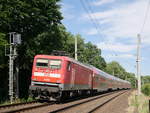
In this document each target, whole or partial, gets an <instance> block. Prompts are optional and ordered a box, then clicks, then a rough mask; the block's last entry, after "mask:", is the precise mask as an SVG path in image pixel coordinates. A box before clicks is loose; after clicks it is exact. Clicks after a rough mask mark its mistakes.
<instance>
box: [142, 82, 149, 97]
mask: <svg viewBox="0 0 150 113" xmlns="http://www.w3.org/2000/svg"><path fill="white" fill-rule="evenodd" d="M142 92H143V93H144V94H145V95H147V96H150V83H147V84H144V85H143V86H142Z"/></svg>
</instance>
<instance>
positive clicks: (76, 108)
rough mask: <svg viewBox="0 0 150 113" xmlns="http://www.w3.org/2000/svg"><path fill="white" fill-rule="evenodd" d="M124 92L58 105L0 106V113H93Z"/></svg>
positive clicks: (54, 103)
mask: <svg viewBox="0 0 150 113" xmlns="http://www.w3.org/2000/svg"><path fill="white" fill-rule="evenodd" d="M126 92H129V91H124V90H122V91H115V92H110V93H105V94H101V95H96V96H92V97H89V98H81V99H80V100H75V101H70V102H69V101H68V102H65V103H59V104H56V102H50V103H39V102H37V101H35V102H28V103H20V104H12V105H6V106H0V113H17V112H24V113H29V112H30V113H33V112H34V113H37V112H39V113H59V112H61V113H70V112H72V113H74V112H76V113H93V112H94V111H96V110H97V109H99V108H101V107H103V106H104V105H105V104H107V103H109V102H111V101H112V100H114V99H115V98H117V97H119V96H120V95H123V94H124V93H126Z"/></svg>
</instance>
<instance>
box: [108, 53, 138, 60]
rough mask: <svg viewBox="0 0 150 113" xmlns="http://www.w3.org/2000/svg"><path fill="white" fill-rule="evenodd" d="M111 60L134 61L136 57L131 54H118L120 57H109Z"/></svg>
mask: <svg viewBox="0 0 150 113" xmlns="http://www.w3.org/2000/svg"><path fill="white" fill-rule="evenodd" d="M109 57H111V58H121V59H122V58H123V59H136V57H135V56H134V55H132V54H120V55H115V56H114V55H109Z"/></svg>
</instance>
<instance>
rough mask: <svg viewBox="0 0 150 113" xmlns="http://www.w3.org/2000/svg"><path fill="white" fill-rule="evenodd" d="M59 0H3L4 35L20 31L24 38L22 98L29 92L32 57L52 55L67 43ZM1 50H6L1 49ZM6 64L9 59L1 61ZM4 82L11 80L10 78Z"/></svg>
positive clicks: (1, 24)
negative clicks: (52, 52) (53, 51)
mask: <svg viewBox="0 0 150 113" xmlns="http://www.w3.org/2000/svg"><path fill="white" fill-rule="evenodd" d="M58 2H59V0H1V1H0V20H1V21H0V32H1V33H3V34H8V33H9V32H17V33H20V34H21V38H22V44H21V46H19V48H18V54H19V56H18V58H17V60H18V61H17V62H18V63H19V64H18V65H19V68H20V73H19V81H20V92H21V93H20V94H21V97H24V96H25V95H27V93H28V92H27V90H28V86H29V84H30V76H31V69H32V61H33V57H34V56H35V55H36V54H50V53H51V51H52V50H53V49H54V48H55V49H58V50H59V49H61V48H62V47H63V46H62V45H63V43H64V42H65V37H63V30H64V29H65V28H64V27H63V25H62V24H61V20H62V19H63V18H62V16H61V13H60V11H59V9H60V6H59V5H58V4H57V3H58ZM1 39H2V38H1ZM6 40H7V37H6V38H4V41H6ZM1 51H4V49H3V48H1V50H0V52H1ZM3 53H4V52H1V53H0V55H2V56H4V54H3ZM3 60H4V59H3ZM6 63H7V59H6V60H5V61H4V63H2V64H6ZM5 69H6V68H3V69H1V71H2V70H5ZM6 72H7V71H6ZM0 76H2V75H0ZM4 81H8V80H7V78H5V80H4Z"/></svg>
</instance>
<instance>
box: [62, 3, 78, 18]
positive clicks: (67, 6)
mask: <svg viewBox="0 0 150 113" xmlns="http://www.w3.org/2000/svg"><path fill="white" fill-rule="evenodd" d="M60 5H61V7H62V8H61V12H62V15H63V17H64V18H65V19H66V20H70V19H73V18H74V17H75V15H73V13H71V12H70V11H72V9H74V7H73V6H72V5H70V4H66V3H60Z"/></svg>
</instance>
